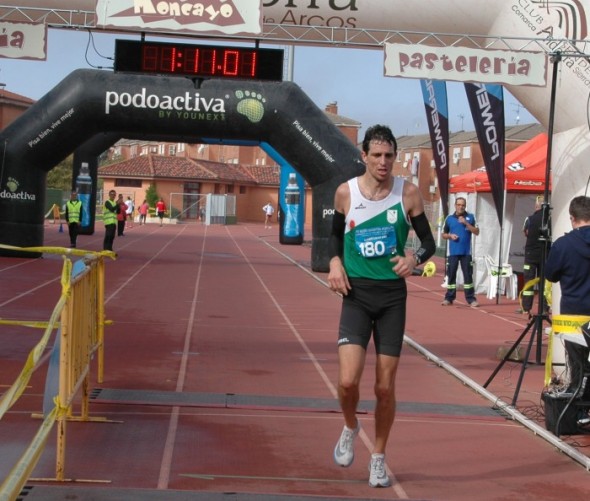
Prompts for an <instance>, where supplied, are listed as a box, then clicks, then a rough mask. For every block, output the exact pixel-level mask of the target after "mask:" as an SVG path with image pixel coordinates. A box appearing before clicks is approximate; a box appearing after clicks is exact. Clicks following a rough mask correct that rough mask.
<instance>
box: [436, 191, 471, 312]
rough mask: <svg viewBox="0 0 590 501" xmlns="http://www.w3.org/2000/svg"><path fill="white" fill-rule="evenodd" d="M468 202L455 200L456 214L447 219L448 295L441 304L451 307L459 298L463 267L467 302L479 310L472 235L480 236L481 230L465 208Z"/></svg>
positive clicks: (444, 228)
mask: <svg viewBox="0 0 590 501" xmlns="http://www.w3.org/2000/svg"><path fill="white" fill-rule="evenodd" d="M466 206H467V201H466V200H465V199H464V198H463V197H458V198H457V199H456V200H455V213H454V214H449V215H448V216H447V218H446V219H445V224H444V227H443V235H442V237H443V238H444V239H445V240H448V241H449V249H448V256H447V293H446V294H445V299H444V301H443V302H442V303H441V304H442V305H443V306H450V305H451V304H453V301H454V300H455V298H456V297H457V283H456V282H457V270H458V269H459V265H461V271H462V272H463V290H464V292H465V301H467V303H468V304H469V306H472V307H473V308H477V307H478V306H479V303H478V302H477V300H476V299H475V289H474V287H473V262H472V259H471V235H479V228H478V227H477V224H476V222H475V216H474V215H473V214H469V213H468V212H467V211H466V210H465V208H466Z"/></svg>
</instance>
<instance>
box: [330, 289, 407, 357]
mask: <svg viewBox="0 0 590 501" xmlns="http://www.w3.org/2000/svg"><path fill="white" fill-rule="evenodd" d="M350 285H351V287H352V289H351V290H350V291H349V292H348V295H347V296H344V297H343V300H342V313H341V314H340V330H339V333H338V346H342V345H345V344H356V345H360V346H362V347H363V348H364V349H365V350H366V349H367V346H368V345H369V341H370V339H371V333H372V334H373V342H374V344H375V350H376V352H377V353H378V354H382V355H389V356H392V357H399V355H400V353H401V349H402V343H403V339H404V330H405V327H406V299H407V297H408V291H407V288H406V281H405V280H403V279H399V280H368V279H362V278H352V279H350Z"/></svg>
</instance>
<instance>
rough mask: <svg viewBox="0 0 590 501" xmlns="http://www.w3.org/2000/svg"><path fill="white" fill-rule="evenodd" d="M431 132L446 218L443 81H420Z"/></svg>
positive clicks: (446, 138) (446, 133) (446, 147)
mask: <svg viewBox="0 0 590 501" xmlns="http://www.w3.org/2000/svg"><path fill="white" fill-rule="evenodd" d="M420 86H421V87H422V95H423V96H424V106H425V107H426V120H427V121H428V130H429V131H430V142H431V143H432V154H433V158H434V168H435V169H436V178H437V180H438V189H439V193H440V201H441V203H442V209H443V213H444V216H445V217H447V215H448V214H449V113H448V106H447V85H446V83H445V82H444V81H442V80H420Z"/></svg>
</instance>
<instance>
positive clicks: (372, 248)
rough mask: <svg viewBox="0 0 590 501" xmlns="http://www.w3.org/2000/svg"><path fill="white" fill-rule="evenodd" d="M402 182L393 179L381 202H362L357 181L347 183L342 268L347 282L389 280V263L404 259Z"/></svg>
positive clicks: (405, 227) (407, 228)
mask: <svg viewBox="0 0 590 501" xmlns="http://www.w3.org/2000/svg"><path fill="white" fill-rule="evenodd" d="M404 182H405V181H404V180H403V179H402V178H400V177H395V178H394V181H393V187H392V189H391V192H390V193H389V195H388V196H387V197H386V198H384V199H383V200H377V201H372V200H368V199H367V198H365V197H364V196H363V195H362V194H361V191H360V189H359V187H358V178H353V179H350V180H349V181H348V187H349V189H350V210H349V211H348V214H346V228H345V230H344V267H345V269H346V273H347V274H348V276H349V277H351V278H369V279H373V280H392V279H397V278H399V276H398V275H397V274H396V273H394V271H393V266H394V264H393V263H391V262H390V261H389V260H390V259H391V258H392V257H393V256H395V255H400V256H404V255H405V254H404V247H405V245H406V241H407V239H408V233H409V231H410V224H409V223H408V219H407V216H406V213H405V211H404V207H403V198H402V195H403V189H404Z"/></svg>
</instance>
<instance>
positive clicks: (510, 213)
mask: <svg viewBox="0 0 590 501" xmlns="http://www.w3.org/2000/svg"><path fill="white" fill-rule="evenodd" d="M546 158H547V134H539V135H538V136H536V137H534V138H533V139H531V140H530V141H527V142H526V143H524V144H522V145H521V146H519V147H518V148H516V149H515V150H512V151H511V152H510V153H507V154H506V157H505V163H504V165H505V170H504V173H505V179H506V196H505V197H504V202H505V206H504V208H503V211H504V217H503V220H504V228H500V226H499V223H498V218H497V215H496V209H495V206H494V201H493V197H492V195H491V189H490V183H489V181H488V176H487V173H486V171H485V167H482V168H480V169H477V170H475V171H472V172H467V173H465V174H461V175H460V176H455V177H452V178H451V179H450V180H449V193H451V194H453V195H455V196H456V195H458V194H461V196H466V198H467V207H468V210H469V211H470V212H473V213H475V214H477V222H478V225H479V226H480V228H481V229H482V230H481V233H480V235H479V236H478V237H477V238H476V239H475V241H474V249H473V255H474V260H475V274H474V280H475V288H476V293H481V292H484V291H486V290H487V272H486V271H485V270H486V269H485V265H484V264H483V260H484V258H485V256H486V255H490V256H493V257H494V259H495V260H497V257H498V256H499V255H500V244H501V245H502V253H501V255H502V262H503V263H507V262H509V263H510V264H511V265H512V267H513V269H514V270H515V271H522V267H523V263H524V257H523V256H524V245H525V241H524V234H523V232H522V224H523V221H524V219H525V218H526V217H527V216H529V215H530V214H532V212H533V211H534V207H535V197H536V196H537V195H538V194H543V193H544V192H545V169H546V167H547V165H546V163H547V162H546ZM549 188H551V186H549ZM451 206H452V205H451Z"/></svg>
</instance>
